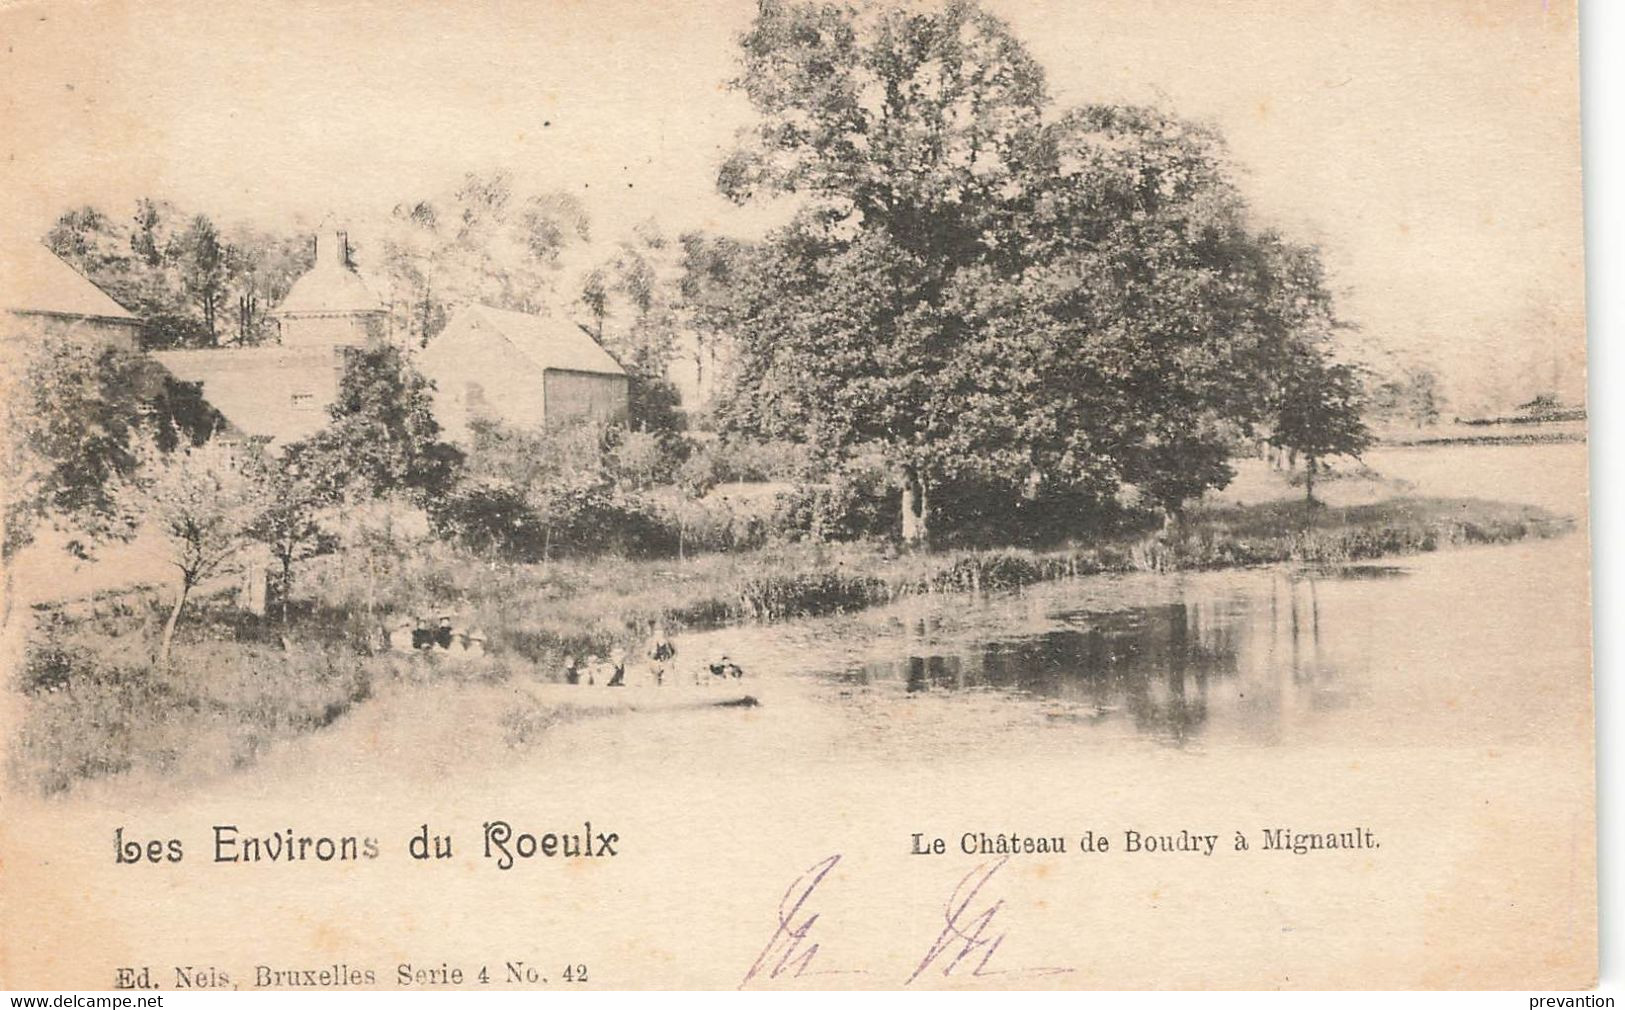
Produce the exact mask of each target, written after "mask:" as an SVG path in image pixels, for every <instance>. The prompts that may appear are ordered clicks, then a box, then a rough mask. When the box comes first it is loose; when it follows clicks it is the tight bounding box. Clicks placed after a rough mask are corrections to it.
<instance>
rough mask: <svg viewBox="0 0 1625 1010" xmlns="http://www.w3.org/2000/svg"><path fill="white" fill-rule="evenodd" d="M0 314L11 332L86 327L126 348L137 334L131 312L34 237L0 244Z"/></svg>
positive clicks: (138, 327)
mask: <svg viewBox="0 0 1625 1010" xmlns="http://www.w3.org/2000/svg"><path fill="white" fill-rule="evenodd" d="M0 314H3V315H4V316H5V317H6V322H8V323H10V324H11V325H7V326H5V327H4V328H5V329H6V330H8V331H11V332H12V333H17V334H22V333H41V332H45V333H59V332H76V333H90V334H96V335H99V336H106V337H111V338H113V339H114V340H115V341H117V342H119V343H122V344H124V345H126V346H128V347H130V348H132V349H133V348H135V347H136V346H138V344H139V341H140V336H141V321H140V320H139V319H137V318H136V317H135V315H134V314H132V313H131V312H130V311H129V310H128V309H126V308H125V307H124V306H122V305H120V304H119V303H118V302H116V301H114V300H113V299H112V297H111V296H110V295H108V294H107V292H105V291H103V290H102V289H101V288H99V287H97V286H96V285H95V284H93V283H91V281H90V279H89V278H87V277H85V276H84V275H83V274H81V273H80V272H79V271H77V270H75V269H74V268H73V267H71V266H69V265H68V264H67V263H66V262H65V261H63V260H62V259H61V258H60V257H58V256H57V255H56V254H55V253H53V252H52V251H51V250H50V249H47V248H46V247H45V246H44V245H42V244H40V243H38V242H8V243H5V245H4V246H3V247H0ZM6 335H7V334H5V333H0V337H3V336H6Z"/></svg>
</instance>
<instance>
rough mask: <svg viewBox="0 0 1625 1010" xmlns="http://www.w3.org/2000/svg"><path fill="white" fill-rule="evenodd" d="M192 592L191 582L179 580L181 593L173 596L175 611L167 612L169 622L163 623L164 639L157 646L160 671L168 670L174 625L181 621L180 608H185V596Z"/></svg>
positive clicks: (173, 640)
mask: <svg viewBox="0 0 1625 1010" xmlns="http://www.w3.org/2000/svg"><path fill="white" fill-rule="evenodd" d="M191 591H192V580H191V579H188V578H186V577H184V576H183V577H182V578H181V591H180V592H178V593H176V594H175V609H174V610H171V611H170V612H169V620H167V621H165V622H164V637H163V639H162V640H161V641H160V642H159V644H158V666H159V668H160V669H164V670H167V669H169V647H170V646H171V645H173V644H174V642H175V625H177V624H179V623H180V621H181V608H182V607H184V606H186V594H187V593H189V592H191Z"/></svg>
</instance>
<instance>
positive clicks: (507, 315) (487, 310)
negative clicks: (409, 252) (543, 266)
mask: <svg viewBox="0 0 1625 1010" xmlns="http://www.w3.org/2000/svg"><path fill="white" fill-rule="evenodd" d="M459 317H464V318H467V319H469V320H472V321H474V322H476V323H478V324H481V325H483V326H485V327H487V328H489V329H490V330H491V331H493V332H495V333H496V334H497V335H498V336H501V337H502V338H503V339H505V340H507V341H508V343H510V344H512V345H513V346H514V348H515V349H516V350H518V351H519V353H520V354H522V355H524V356H525V357H526V358H527V359H529V360H530V361H531V362H532V363H533V364H535V365H536V367H538V368H541V369H544V370H546V369H549V368H553V369H559V370H562V371H568V372H596V373H598V374H600V375H625V374H626V369H624V368H622V367H621V366H620V363H619V362H617V361H616V360H615V359H614V358H612V357H610V354H609V352H608V351H606V350H604V348H603V346H602V345H600V344H599V343H598V341H596V340H594V339H593V338H592V337H590V336H588V335H587V333H586V331H584V330H583V329H582V328H581V327H579V326H577V325H576V324H575V323H572V322H570V321H569V320H567V319H560V318H556V317H552V316H533V315H530V314H529V313H525V312H510V311H508V310H507V309H493V308H492V307H491V306H489V305H471V306H469V307H468V308H465V309H460V310H459V311H458V312H457V315H456V316H453V317H452V319H451V321H450V322H449V323H447V325H446V330H447V332H450V331H451V330H452V327H453V326H455V325H457V322H458V318H459Z"/></svg>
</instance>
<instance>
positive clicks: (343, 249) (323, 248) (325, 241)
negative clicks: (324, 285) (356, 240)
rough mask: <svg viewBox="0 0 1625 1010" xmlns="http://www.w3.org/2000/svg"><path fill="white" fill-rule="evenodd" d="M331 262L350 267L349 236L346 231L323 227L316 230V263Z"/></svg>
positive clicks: (335, 264) (346, 267)
mask: <svg viewBox="0 0 1625 1010" xmlns="http://www.w3.org/2000/svg"><path fill="white" fill-rule="evenodd" d="M324 263H332V264H333V265H334V266H339V267H344V268H345V269H346V270H348V269H349V268H350V236H349V234H348V233H346V232H344V231H342V230H340V229H338V228H333V229H331V230H329V229H328V228H326V227H324V228H322V229H320V230H318V231H317V232H316V264H317V265H318V266H320V265H321V264H324Z"/></svg>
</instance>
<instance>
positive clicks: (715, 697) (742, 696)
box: [519, 681, 761, 712]
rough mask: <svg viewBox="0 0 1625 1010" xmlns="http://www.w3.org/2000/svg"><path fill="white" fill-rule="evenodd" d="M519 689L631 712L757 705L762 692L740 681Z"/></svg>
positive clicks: (549, 701)
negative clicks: (745, 685)
mask: <svg viewBox="0 0 1625 1010" xmlns="http://www.w3.org/2000/svg"><path fill="white" fill-rule="evenodd" d="M519 689H520V690H521V691H523V692H524V693H525V694H526V695H528V696H529V697H531V698H532V699H534V700H535V701H537V702H539V703H541V704H544V705H569V706H572V707H575V708H585V709H593V708H608V709H618V710H624V711H627V712H667V711H683V710H691V709H704V708H755V707H756V706H758V705H760V704H761V700H760V693H759V692H757V691H755V690H752V689H747V688H745V687H744V686H742V685H740V684H739V683H738V682H737V681H731V682H729V683H726V684H723V683H718V684H698V685H692V686H690V685H686V684H666V685H662V686H660V687H656V686H654V685H653V684H636V685H625V686H622V687H606V686H604V685H602V684H598V685H593V684H558V683H534V682H530V683H523V682H522V683H520V685H519Z"/></svg>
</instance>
